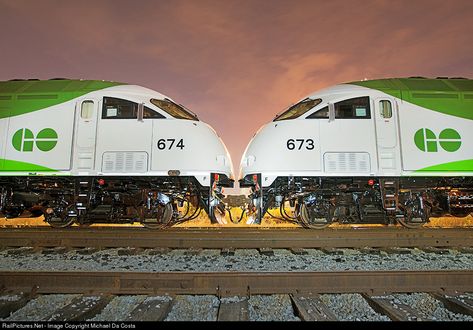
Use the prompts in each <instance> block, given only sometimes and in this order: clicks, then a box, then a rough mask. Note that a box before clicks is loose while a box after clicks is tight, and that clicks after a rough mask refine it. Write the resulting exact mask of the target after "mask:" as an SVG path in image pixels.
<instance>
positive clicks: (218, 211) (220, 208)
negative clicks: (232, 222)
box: [209, 203, 227, 225]
mask: <svg viewBox="0 0 473 330" xmlns="http://www.w3.org/2000/svg"><path fill="white" fill-rule="evenodd" d="M225 215H226V209H225V204H223V203H219V204H217V205H216V206H211V207H210V208H209V217H210V222H211V223H218V224H221V225H225V224H227V220H226V219H225Z"/></svg>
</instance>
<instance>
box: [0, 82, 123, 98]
mask: <svg viewBox="0 0 473 330" xmlns="http://www.w3.org/2000/svg"><path fill="white" fill-rule="evenodd" d="M117 85H125V83H121V82H113V81H104V80H79V79H50V80H37V79H28V80H24V79H13V80H9V81H0V93H1V94H18V93H28V94H29V93H61V92H62V93H79V94H83V93H88V92H91V91H95V90H99V89H103V88H107V87H112V86H117Z"/></svg>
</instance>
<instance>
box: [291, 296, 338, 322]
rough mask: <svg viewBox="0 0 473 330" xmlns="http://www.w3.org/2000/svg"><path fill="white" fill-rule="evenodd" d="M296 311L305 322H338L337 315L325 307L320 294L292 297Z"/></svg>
mask: <svg viewBox="0 0 473 330" xmlns="http://www.w3.org/2000/svg"><path fill="white" fill-rule="evenodd" d="M290 297H291V300H292V304H293V306H294V310H295V311H296V312H297V314H298V316H299V317H300V318H301V319H302V320H303V321H337V320H338V319H337V317H336V316H335V314H334V313H333V312H332V311H331V310H330V309H329V308H328V307H327V305H325V304H324V303H323V302H322V300H320V296H319V295H318V294H310V295H302V294H291V295H290Z"/></svg>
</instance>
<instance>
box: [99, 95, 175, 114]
mask: <svg viewBox="0 0 473 330" xmlns="http://www.w3.org/2000/svg"><path fill="white" fill-rule="evenodd" d="M102 118H103V119H137V118H138V103H136V102H131V101H128V100H123V99H119V98H115V97H104V98H103V107H102ZM159 118H166V117H165V116H163V115H162V114H160V113H159V112H156V111H154V110H152V109H150V108H148V107H144V109H143V119H159Z"/></svg>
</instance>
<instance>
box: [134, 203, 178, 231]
mask: <svg viewBox="0 0 473 330" xmlns="http://www.w3.org/2000/svg"><path fill="white" fill-rule="evenodd" d="M172 215H173V207H172V204H171V203H167V204H165V205H162V204H159V205H158V207H157V208H156V209H154V210H153V212H151V213H150V214H148V215H147V216H153V217H152V218H148V217H145V218H144V219H143V220H142V221H141V223H142V224H143V226H145V227H146V228H149V229H160V228H165V227H169V226H171V225H172V221H171V220H172Z"/></svg>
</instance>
